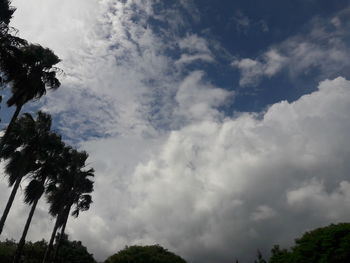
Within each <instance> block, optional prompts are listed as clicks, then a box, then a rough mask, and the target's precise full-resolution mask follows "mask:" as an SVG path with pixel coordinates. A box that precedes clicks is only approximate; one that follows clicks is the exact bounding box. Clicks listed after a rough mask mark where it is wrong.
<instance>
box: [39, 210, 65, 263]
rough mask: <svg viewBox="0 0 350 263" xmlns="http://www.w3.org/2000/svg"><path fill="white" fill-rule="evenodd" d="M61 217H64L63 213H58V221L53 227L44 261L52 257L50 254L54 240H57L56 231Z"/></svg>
mask: <svg viewBox="0 0 350 263" xmlns="http://www.w3.org/2000/svg"><path fill="white" fill-rule="evenodd" d="M61 217H62V214H61V215H60V214H58V215H57V218H56V223H55V226H54V228H53V231H52V234H51V238H50V242H49V245H48V247H47V248H46V251H45V255H44V258H43V261H42V263H46V261H47V259H48V258H49V257H50V254H51V251H52V248H53V242H54V240H55V236H56V232H57V229H58V227H59V222H60V219H61Z"/></svg>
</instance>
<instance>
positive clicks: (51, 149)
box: [14, 113, 64, 263]
mask: <svg viewBox="0 0 350 263" xmlns="http://www.w3.org/2000/svg"><path fill="white" fill-rule="evenodd" d="M40 114H41V115H44V116H45V117H46V120H47V122H46V123H45V124H46V126H47V128H46V129H45V130H46V133H42V132H40V134H41V136H40V138H39V140H38V141H37V142H38V144H37V145H36V146H37V148H36V150H37V151H36V152H35V154H36V164H37V167H36V168H37V169H35V170H33V171H32V172H31V181H30V183H29V184H28V186H27V187H26V189H25V198H24V201H25V203H27V204H31V205H32V207H31V210H30V213H29V215H28V218H27V221H26V224H25V227H24V230H23V233H22V237H21V239H20V241H19V244H18V247H17V251H16V254H15V259H14V263H17V262H19V261H20V256H21V254H22V250H23V248H24V244H25V238H26V235H27V232H28V229H29V226H30V223H31V221H32V218H33V215H34V211H35V209H36V206H37V203H38V201H39V199H40V198H41V196H42V194H43V193H44V191H45V185H46V184H48V182H49V181H50V180H53V181H55V178H56V176H57V170H58V167H57V162H56V160H57V159H59V158H60V155H61V153H62V151H63V147H64V144H63V142H62V140H61V137H60V136H59V135H57V134H55V133H53V132H51V131H50V127H51V117H50V115H48V114H43V113H40Z"/></svg>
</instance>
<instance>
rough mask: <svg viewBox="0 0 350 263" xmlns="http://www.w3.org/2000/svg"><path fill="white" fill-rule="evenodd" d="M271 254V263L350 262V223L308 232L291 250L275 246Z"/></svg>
mask: <svg viewBox="0 0 350 263" xmlns="http://www.w3.org/2000/svg"><path fill="white" fill-rule="evenodd" d="M271 253H272V255H271V258H270V260H269V263H324V262H327V263H346V262H350V223H341V224H337V225H333V224H332V225H329V226H327V227H322V228H318V229H315V230H313V231H310V232H306V233H305V234H304V235H303V236H302V237H301V238H300V239H296V240H295V245H294V246H293V247H292V248H291V249H290V250H286V249H280V248H279V247H278V246H275V247H274V248H273V249H272V250H271Z"/></svg>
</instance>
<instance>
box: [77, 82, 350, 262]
mask: <svg viewBox="0 0 350 263" xmlns="http://www.w3.org/2000/svg"><path fill="white" fill-rule="evenodd" d="M194 104H195V103H194ZM349 110H350V82H349V81H346V80H345V79H343V78H337V79H335V80H327V81H324V82H322V83H321V84H320V85H319V90H318V91H316V92H314V93H312V94H309V95H305V96H303V97H301V98H300V99H299V100H298V101H296V102H294V103H287V102H280V103H277V104H274V105H272V106H271V107H270V108H269V109H268V110H267V112H266V113H265V114H264V115H263V118H262V119H257V118H255V115H254V114H242V115H240V116H238V117H237V118H235V119H231V118H227V117H226V118H225V119H220V118H219V119H218V118H212V119H208V118H204V119H203V120H201V121H197V122H195V124H188V125H187V126H184V127H183V128H181V129H180V130H178V131H172V132H171V133H170V134H169V135H168V136H167V135H164V137H162V142H160V143H157V144H154V142H151V141H149V143H150V144H148V146H147V145H144V144H142V143H141V141H144V142H147V140H146V141H145V140H144V139H142V140H141V141H138V140H136V141H134V139H132V140H131V141H129V142H128V143H126V144H125V145H124V144H121V143H115V142H112V141H108V142H106V143H103V141H94V142H91V143H88V144H87V146H86V147H87V149H89V152H91V153H92V158H93V159H95V164H97V165H96V168H97V173H98V174H99V176H101V179H99V180H101V181H100V182H99V183H98V184H97V187H100V189H102V190H100V191H99V192H98V193H96V196H95V200H96V201H95V205H94V206H93V208H92V210H91V211H90V212H89V213H88V214H86V216H84V217H82V218H80V219H79V222H78V221H77V222H76V223H74V224H72V225H71V226H70V231H71V233H73V234H74V236H75V237H78V238H80V239H83V240H87V241H86V242H87V245H88V246H89V247H90V248H91V249H93V251H95V253H97V255H99V256H100V257H101V258H102V256H103V255H105V254H108V253H112V252H113V251H115V250H116V249H117V248H122V247H123V246H124V245H126V244H149V243H159V244H162V245H164V246H166V247H168V248H169V249H171V250H173V251H175V252H177V253H179V254H181V255H183V256H185V258H187V259H189V260H190V261H196V262H197V261H198V262H211V261H213V260H220V261H222V262H230V261H232V259H234V258H235V257H238V258H239V259H241V260H252V258H253V257H254V255H255V251H256V249H261V250H263V251H265V252H266V251H267V249H269V248H271V246H272V245H273V244H275V243H279V244H281V245H288V244H290V243H291V242H292V241H293V238H295V237H296V236H298V235H300V234H301V233H302V232H303V231H305V230H307V229H310V228H314V227H317V226H321V225H325V224H329V223H331V222H338V221H343V220H347V219H348V218H349V216H350V214H349V211H350V210H349V207H348V204H349V200H348V198H349V191H348V190H349V189H348V188H349V187H348V185H349V184H350V182H349V180H348V174H349V171H350V166H349V164H348V162H347V160H348V158H349V157H350V152H349V150H348V149H350V147H349V146H350V145H349V143H348V140H347V137H348V133H349V131H350V126H349V123H350V119H349V114H348V112H349ZM209 112H210V111H209ZM133 141H134V142H133ZM151 145H152V146H151ZM86 147H85V148H86ZM130 149H133V150H130ZM142 149H146V152H145V151H144V150H142ZM114 152H115V154H113V153H114ZM128 152H130V154H129V153H128ZM135 153H137V155H134V154H135ZM129 156H134V158H131V159H130V158H129ZM130 160H133V161H132V163H130ZM102 178H103V179H102ZM104 178H109V179H108V180H105V179H104ZM320 182H322V183H320ZM95 221H96V222H99V223H98V226H99V227H98V228H97V229H98V230H96V229H91V230H88V231H86V229H88V228H87V227H86V226H89V225H92V224H94V222H95ZM101 221H102V222H103V223H102V222H101ZM96 235H98V239H99V240H100V241H101V242H100V243H98V244H96V242H95V241H94V240H93V241H90V239H89V236H94V237H95V236H96ZM232 247H234V248H235V249H234V250H232Z"/></svg>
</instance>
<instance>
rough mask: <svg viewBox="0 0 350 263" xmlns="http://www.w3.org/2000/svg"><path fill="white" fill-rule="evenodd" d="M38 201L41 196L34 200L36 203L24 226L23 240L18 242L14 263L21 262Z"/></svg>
mask: <svg viewBox="0 0 350 263" xmlns="http://www.w3.org/2000/svg"><path fill="white" fill-rule="evenodd" d="M38 201H39V198H37V199H36V200H35V201H34V203H33V205H32V208H31V209H30V212H29V216H28V219H27V222H26V225H25V226H24V230H23V233H22V237H21V240H20V241H19V243H18V247H17V250H16V254H15V257H14V259H13V263H19V262H20V259H21V255H22V251H23V248H24V244H25V242H26V236H27V233H28V229H29V226H30V222H31V221H32V218H33V215H34V212H35V208H36V205H37V204H38Z"/></svg>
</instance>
